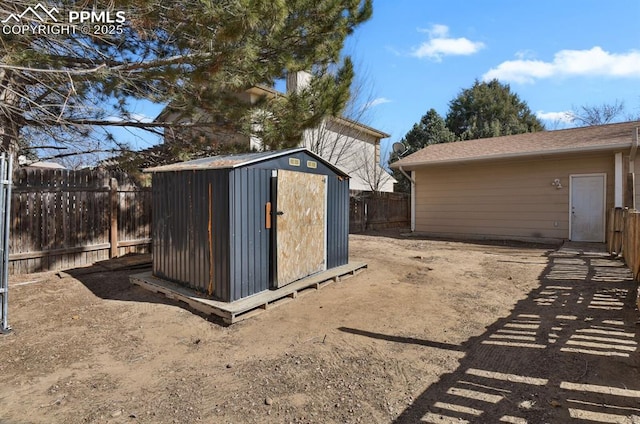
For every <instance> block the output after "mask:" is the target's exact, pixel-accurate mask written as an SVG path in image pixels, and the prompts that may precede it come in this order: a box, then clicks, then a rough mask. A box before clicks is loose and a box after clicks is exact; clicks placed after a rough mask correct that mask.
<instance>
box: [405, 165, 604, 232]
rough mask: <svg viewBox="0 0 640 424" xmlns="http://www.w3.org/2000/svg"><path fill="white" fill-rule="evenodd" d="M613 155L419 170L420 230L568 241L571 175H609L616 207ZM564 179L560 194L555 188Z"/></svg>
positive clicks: (418, 202)
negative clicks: (558, 180)
mask: <svg viewBox="0 0 640 424" xmlns="http://www.w3.org/2000/svg"><path fill="white" fill-rule="evenodd" d="M613 168H614V163H613V154H612V153H606V154H598V155H580V157H575V156H573V157H568V156H565V157H558V158H546V159H537V160H520V161H517V160H513V161H500V162H498V161H491V162H489V161H487V162H483V163H474V164H469V163H467V164H464V165H442V166H431V167H425V168H419V169H417V170H416V174H415V175H416V177H415V179H416V200H415V205H416V206H415V207H416V212H415V214H416V216H415V218H416V231H418V232H425V233H430V234H434V235H447V236H459V237H465V236H484V237H523V238H550V239H566V238H568V237H569V175H570V174H587V173H599V172H604V173H606V174H607V175H608V177H607V199H606V202H607V208H610V207H612V206H613ZM556 178H558V179H560V182H561V184H562V188H561V189H557V188H556V187H554V186H552V185H551V183H552V182H553V181H554V179H556Z"/></svg>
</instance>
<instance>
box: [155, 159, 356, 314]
mask: <svg viewBox="0 0 640 424" xmlns="http://www.w3.org/2000/svg"><path fill="white" fill-rule="evenodd" d="M146 172H151V173H152V174H153V182H152V187H153V215H154V220H153V236H152V237H153V276H154V277H158V278H161V279H166V280H170V281H173V282H176V283H178V284H180V285H183V286H187V287H189V288H191V289H194V290H196V291H197V292H201V293H206V294H207V295H208V296H209V297H211V298H214V299H217V300H220V301H224V302H232V301H235V300H238V299H242V298H245V297H247V296H251V295H253V294H256V293H260V292H263V291H265V290H269V289H276V288H279V287H283V286H285V285H287V284H289V283H291V282H293V281H296V280H299V279H301V278H304V277H307V276H309V275H312V274H315V273H318V272H321V271H324V270H327V269H331V268H335V267H339V266H341V265H344V264H347V263H348V259H349V249H348V237H349V181H348V176H347V175H346V174H345V173H344V172H342V171H341V170H340V169H338V168H336V167H335V166H334V165H332V164H331V163H329V162H327V161H325V160H324V159H322V158H321V157H319V156H317V155H315V154H314V153H312V152H310V151H308V150H306V149H304V148H295V149H288V150H282V151H275V152H260V153H248V154H241V155H227V156H215V157H210V158H203V159H197V160H192V161H189V162H183V163H177V164H172V165H166V166H160V167H156V168H151V169H148V170H146Z"/></svg>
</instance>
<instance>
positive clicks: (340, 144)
mask: <svg viewBox="0 0 640 424" xmlns="http://www.w3.org/2000/svg"><path fill="white" fill-rule="evenodd" d="M310 78H311V74H309V73H307V72H303V71H302V72H296V73H291V74H290V75H288V77H287V81H286V91H287V93H290V92H294V91H297V90H300V89H302V88H303V87H304V86H305V85H306V84H308V83H309V81H310ZM283 95H286V93H281V92H280V91H278V90H276V89H274V88H272V87H267V86H264V85H256V86H254V87H251V88H250V89H248V90H246V91H245V92H243V93H239V94H238V97H239V98H240V99H241V100H242V101H245V102H247V103H250V104H254V103H256V102H258V101H259V100H260V99H262V98H264V97H266V98H272V97H277V96H283ZM197 119H198V118H197V117H196V118H195V119H194V121H197ZM156 120H157V121H164V122H170V121H176V120H180V122H187V120H186V119H185V118H184V117H179V115H178V114H177V113H172V112H171V111H170V110H169V109H165V110H164V111H163V112H161V113H160V115H159V116H158V117H157V118H156ZM190 131H193V130H190ZM207 131H208V132H207ZM198 132H199V133H200V135H204V136H209V137H210V138H212V139H215V140H217V141H219V142H221V143H233V144H236V145H244V146H246V147H248V148H250V149H251V150H253V151H261V150H262V149H263V146H262V141H261V140H260V139H259V138H257V137H254V136H250V135H244V134H239V133H237V132H230V131H227V130H225V129H224V128H215V129H206V128H205V129H200V130H199V131H198ZM184 136H185V134H183V133H180V132H176V131H174V132H167V133H165V143H171V142H174V141H178V142H179V140H180V138H181V137H184ZM388 137H389V134H386V133H384V132H382V131H380V130H377V129H375V128H372V127H370V126H368V125H365V124H362V123H360V122H357V121H354V120H351V119H347V118H344V117H327V118H326V119H324V120H323V121H322V123H321V124H320V125H319V126H318V127H317V128H311V129H307V130H305V132H304V134H303V137H302V140H301V142H300V145H299V147H304V148H307V149H309V150H310V151H312V152H314V153H316V154H318V155H320V156H321V157H322V158H323V159H325V160H327V161H329V162H330V163H331V164H333V165H335V166H337V167H338V168H339V169H340V170H342V171H343V172H345V173H346V174H348V175H349V177H350V179H349V189H350V190H357V191H382V192H392V191H393V184H394V183H396V180H395V179H394V178H393V177H392V176H391V174H389V173H388V172H387V171H386V170H385V169H384V168H383V167H382V166H381V165H380V142H381V141H382V140H383V139H385V138H388Z"/></svg>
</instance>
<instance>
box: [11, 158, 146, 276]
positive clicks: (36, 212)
mask: <svg viewBox="0 0 640 424" xmlns="http://www.w3.org/2000/svg"><path fill="white" fill-rule="evenodd" d="M111 178H114V179H115V180H116V181H118V188H117V191H116V195H115V196H116V197H115V198H116V199H117V200H118V199H122V200H123V202H117V204H116V205H115V206H116V209H117V210H116V213H115V214H114V217H115V218H117V220H118V221H117V228H118V230H117V231H116V232H115V234H114V235H115V237H110V234H112V232H111V219H110V217H111V215H110V210H111V206H112V204H111V202H110V199H111V198H112V197H111V195H110V188H109V181H110V179H111ZM13 187H14V190H13V193H12V199H11V203H12V210H11V213H12V228H11V233H10V240H9V243H10V248H9V253H10V255H9V260H10V264H11V265H10V273H14V274H15V273H28V272H38V271H48V270H56V269H64V268H68V267H74V266H81V265H85V264H89V263H92V262H95V261H97V260H101V259H108V258H109V256H110V252H111V251H112V249H111V243H110V239H113V241H114V244H115V246H114V252H115V255H122V254H125V253H129V252H131V253H147V252H149V251H150V249H151V242H150V240H151V191H150V189H148V188H140V187H136V186H135V184H133V183H132V182H131V181H130V179H129V178H128V176H127V175H126V174H124V173H121V172H113V173H108V172H105V171H102V170H80V171H69V170H48V169H44V170H43V169H29V168H23V169H19V170H16V172H15V173H14V185H13ZM125 190H126V193H124V192H125ZM122 194H125V195H126V196H128V198H125V197H123V196H122ZM117 200H116V201H117ZM132 204H133V205H140V206H139V207H136V208H132V207H131V205H132ZM129 210H130V211H129ZM132 212H133V213H132ZM121 245H124V246H121Z"/></svg>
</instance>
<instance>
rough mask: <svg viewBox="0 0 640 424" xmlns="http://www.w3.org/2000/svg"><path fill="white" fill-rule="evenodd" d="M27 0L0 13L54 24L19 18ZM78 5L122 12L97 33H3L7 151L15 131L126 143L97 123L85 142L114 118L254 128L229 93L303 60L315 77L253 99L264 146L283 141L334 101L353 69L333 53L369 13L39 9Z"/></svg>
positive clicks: (343, 3)
mask: <svg viewBox="0 0 640 424" xmlns="http://www.w3.org/2000/svg"><path fill="white" fill-rule="evenodd" d="M29 5H30V4H28V3H27V2H23V1H15V2H7V1H1V2H0V16H2V18H3V19H5V18H7V17H8V16H11V15H14V16H16V17H18V16H20V17H21V18H20V19H23V20H29V19H30V20H29V23H30V24H33V25H37V26H39V27H43V28H52V27H53V26H55V25H54V24H53V23H52V22H41V21H36V20H35V19H34V18H33V16H31V15H24V14H23V12H25V10H27V7H28V6H29ZM83 8H85V9H87V8H88V9H87V10H89V11H98V12H99V11H105V12H109V13H111V16H112V17H116V16H118V15H116V13H118V12H120V13H121V15H120V17H124V18H125V19H120V21H124V22H116V25H115V26H114V28H115V30H114V31H113V32H111V31H107V32H106V33H102V32H100V31H101V30H102V29H101V28H100V27H99V26H98V27H93V26H91V25H88V26H85V27H82V28H81V27H80V25H78V26H77V27H75V29H76V31H75V32H73V33H60V31H38V32H30V31H27V32H24V33H19V32H17V33H9V34H7V33H6V32H5V31H3V34H2V36H1V41H0V139H1V140H0V141H1V143H2V147H3V149H4V150H9V151H13V152H15V151H16V150H17V149H18V148H19V146H20V141H21V140H22V141H23V142H26V143H27V144H28V145H30V147H32V148H33V147H38V146H40V147H42V146H43V145H52V146H53V147H55V148H56V149H61V148H66V149H67V151H76V150H80V151H82V150H85V151H86V150H103V149H107V150H108V149H113V148H116V149H118V148H123V147H126V146H124V145H123V144H122V143H119V142H118V140H114V139H113V138H112V137H110V135H109V133H108V130H105V132H104V135H103V136H101V137H100V139H99V140H98V139H95V138H94V139H90V142H88V143H87V142H86V140H87V139H88V137H89V136H92V135H93V136H94V135H95V134H96V128H109V127H110V126H114V125H116V126H130V127H140V128H146V129H149V130H151V131H155V132H161V130H162V129H163V128H165V129H166V128H169V127H171V126H181V127H185V126H192V127H206V126H211V124H215V125H216V126H218V127H221V128H226V130H228V131H244V132H251V131H253V130H254V129H255V128H256V122H255V121H254V116H255V113H253V111H251V110H250V109H251V108H250V107H249V106H248V105H247V103H246V102H243V101H241V100H240V99H239V96H238V95H237V93H241V92H243V91H245V90H247V89H248V88H250V87H252V86H255V85H257V84H266V85H270V84H273V83H274V81H275V80H277V79H280V78H283V77H284V76H285V74H286V72H287V71H298V70H308V69H313V70H314V71H315V73H316V74H317V76H318V77H317V79H316V82H315V83H314V84H312V85H311V87H310V88H309V89H308V90H307V91H306V92H305V93H304V94H305V96H307V97H305V98H302V96H291V97H290V98H287V99H277V100H275V101H263V102H258V104H257V105H255V107H259V108H260V110H261V113H263V116H264V117H267V119H265V120H264V122H262V123H261V124H263V125H262V127H261V131H262V132H263V134H262V135H263V136H264V137H265V139H267V140H278V141H279V142H280V145H275V144H272V145H273V146H274V147H285V146H287V145H290V144H292V143H293V142H294V140H295V139H296V138H297V137H299V135H300V134H301V132H302V129H303V128H305V127H306V126H312V125H314V124H315V123H316V122H317V121H318V120H319V119H321V117H322V116H323V115H326V114H336V113H339V111H340V110H341V108H342V107H343V106H344V103H345V101H346V97H347V96H348V87H349V84H350V82H351V78H352V76H353V69H352V65H351V62H350V61H349V60H348V59H347V60H343V61H341V58H340V51H341V49H342V46H343V43H344V40H345V38H346V37H347V36H348V35H349V34H351V33H352V32H353V30H354V29H355V28H356V27H357V26H358V25H359V24H360V23H362V22H364V21H365V20H367V19H368V18H369V17H370V16H371V14H372V1H371V0H234V1H231V0H202V1H193V0H178V1H175V2H171V3H170V4H169V5H167V4H166V2H162V1H160V0H135V1H134V0H122V1H118V2H115V3H114V2H113V1H107V0H104V1H103V0H96V1H94V2H91V4H90V5H88V6H87V3H86V2H76V1H73V0H61V1H57V2H55V11H54V10H53V9H51V10H49V12H50V13H51V14H54V13H59V14H58V15H57V18H58V19H57V20H58V21H59V22H58V24H59V23H60V21H64V20H65V19H66V16H67V15H66V13H67V12H68V11H82V10H83ZM122 13H123V14H122ZM23 15H24V16H23ZM16 19H17V18H16ZM63 23H65V24H66V22H63ZM84 28H87V29H89V30H90V31H89V32H90V33H87V31H85V30H84ZM81 29H82V30H81ZM107 30H108V28H107ZM132 99H146V100H151V101H153V102H157V103H161V104H168V103H170V104H171V108H172V111H173V112H174V113H175V114H177V115H178V116H179V117H180V116H181V117H188V116H191V115H192V114H193V111H194V110H195V109H196V108H197V109H201V110H204V111H205V113H206V116H207V119H206V121H207V122H203V120H200V121H199V122H196V123H193V122H191V123H185V122H187V121H186V120H183V121H182V123H180V124H176V123H172V122H165V123H144V122H139V121H137V120H135V119H134V113H133V112H134V111H133V110H131V106H130V104H131V100H132ZM274 134H280V135H274ZM282 135H284V136H282ZM296 141H297V140H296ZM197 147H198V146H195V147H194V146H188V145H186V146H184V149H187V150H188V149H189V148H197Z"/></svg>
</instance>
